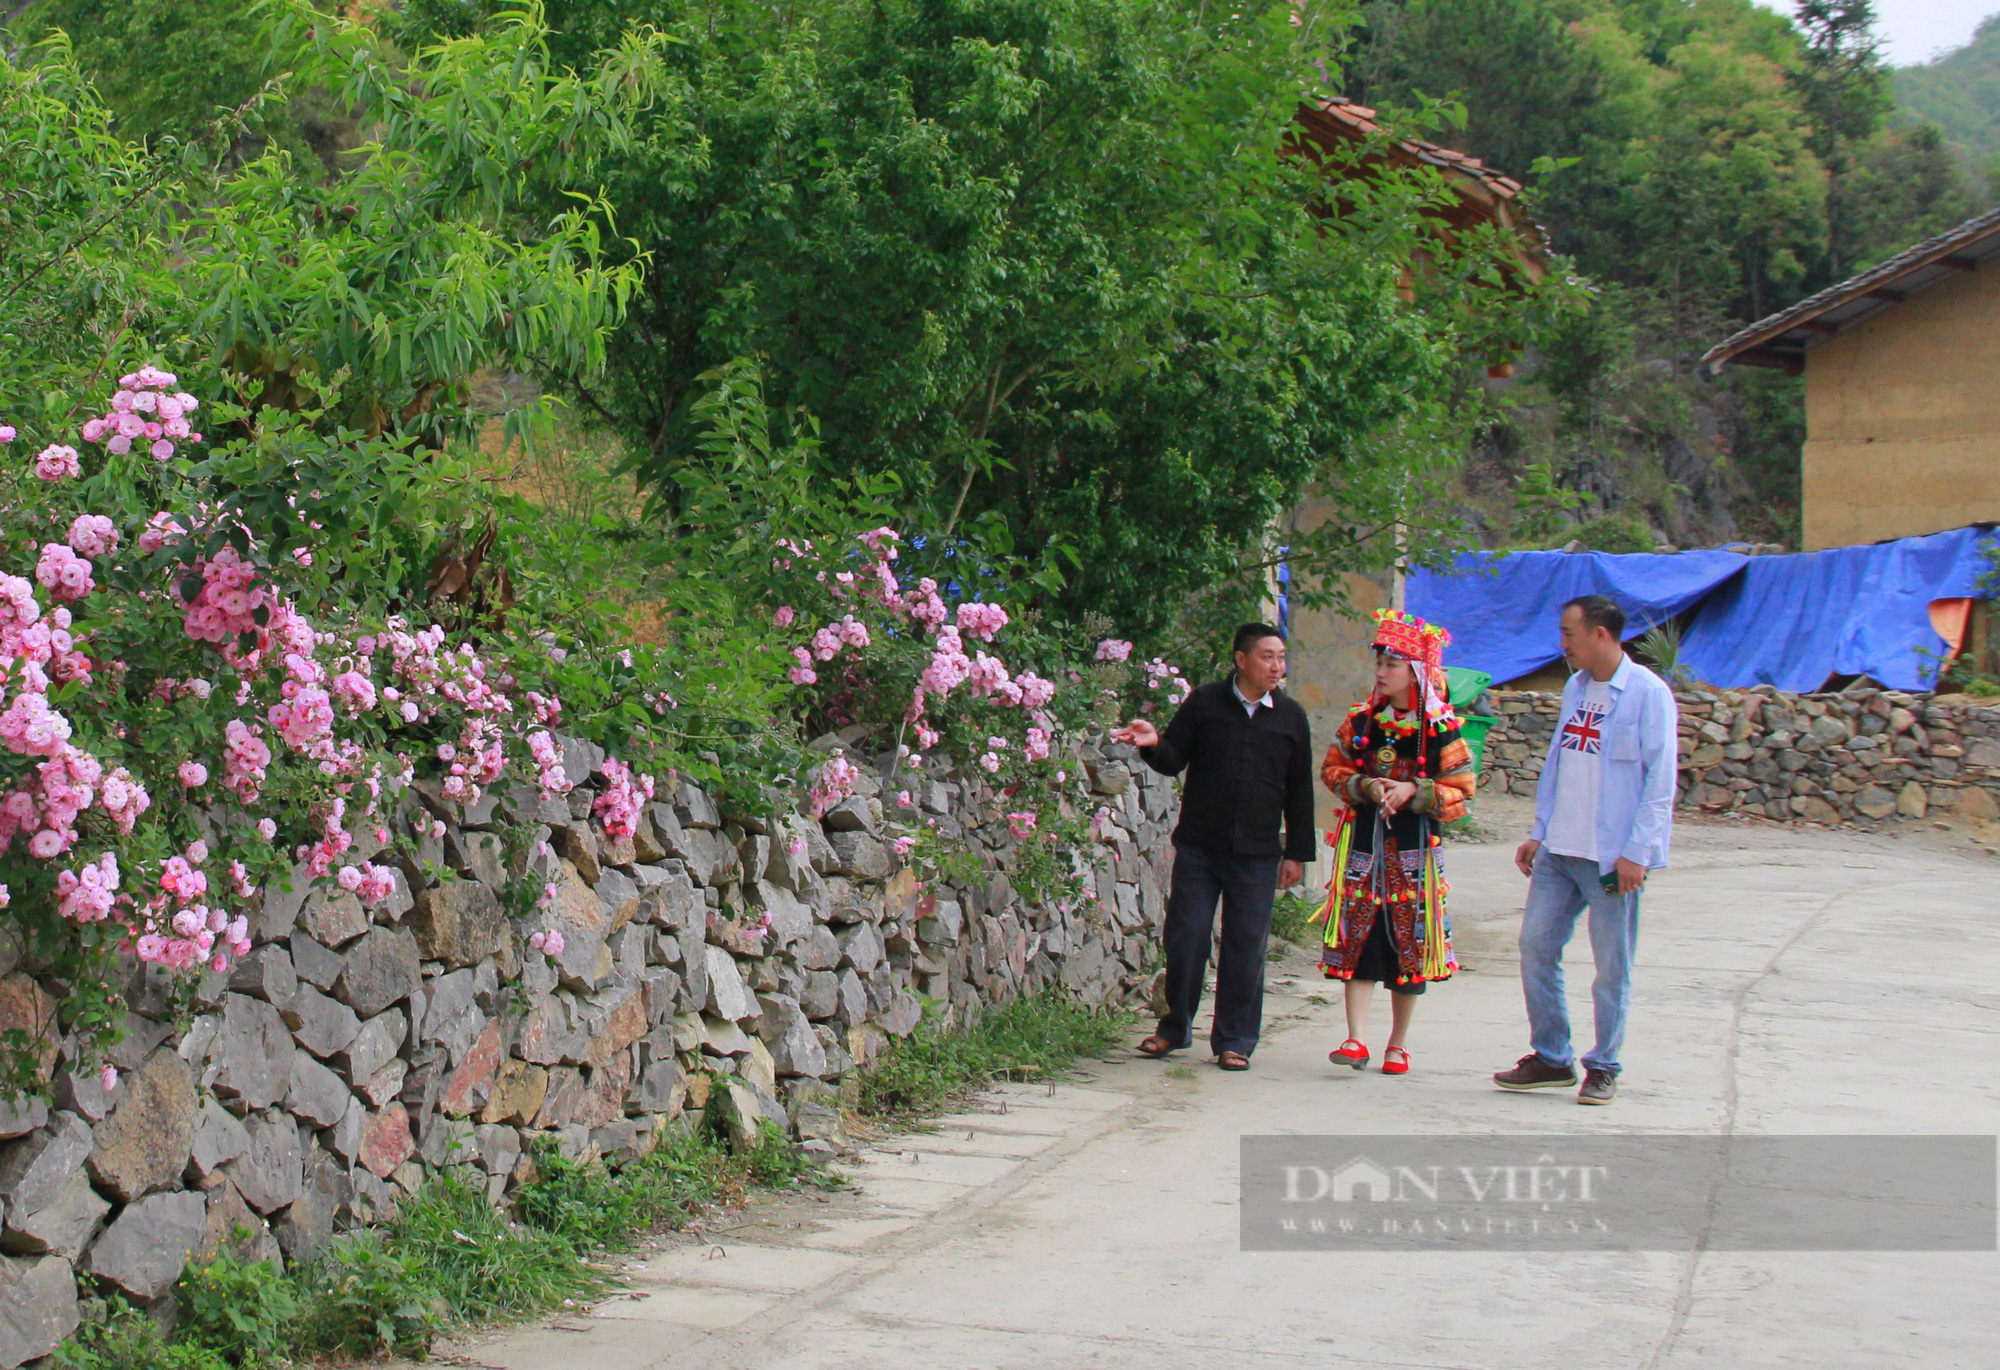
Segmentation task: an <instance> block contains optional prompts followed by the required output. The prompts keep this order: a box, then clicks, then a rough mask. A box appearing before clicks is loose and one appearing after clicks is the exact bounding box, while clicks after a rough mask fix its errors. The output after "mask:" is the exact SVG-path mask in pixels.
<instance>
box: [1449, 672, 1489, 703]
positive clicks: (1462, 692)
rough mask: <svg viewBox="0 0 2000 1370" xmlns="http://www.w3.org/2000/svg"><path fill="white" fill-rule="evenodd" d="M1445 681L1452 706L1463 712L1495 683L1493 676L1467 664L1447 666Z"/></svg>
mask: <svg viewBox="0 0 2000 1370" xmlns="http://www.w3.org/2000/svg"><path fill="white" fill-rule="evenodd" d="M1444 683H1445V698H1446V699H1448V700H1450V701H1451V707H1452V708H1454V709H1457V710H1459V711H1460V712H1461V714H1462V713H1463V711H1464V710H1466V709H1468V708H1470V707H1471V706H1472V705H1474V704H1475V703H1477V702H1478V700H1479V696H1481V695H1483V694H1485V693H1486V690H1487V687H1488V686H1490V685H1492V684H1493V677H1492V676H1490V675H1488V674H1486V672H1484V671H1475V670H1472V669H1470V668H1468V667H1465V666H1447V667H1445V668H1444Z"/></svg>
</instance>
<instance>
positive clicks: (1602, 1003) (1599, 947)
mask: <svg viewBox="0 0 2000 1370" xmlns="http://www.w3.org/2000/svg"><path fill="white" fill-rule="evenodd" d="M1534 869H1535V873H1534V876H1533V877H1532V878H1531V879H1530V880H1529V882H1528V907H1527V910H1526V912H1524V913H1523V914H1522V915H1521V990H1522V992H1523V993H1524V994H1525V995H1526V997H1527V1000H1528V1044H1529V1045H1530V1046H1532V1047H1534V1049H1535V1054H1536V1055H1538V1056H1540V1057H1541V1058H1542V1060H1544V1061H1546V1062H1547V1063H1548V1064H1550V1065H1552V1066H1558V1067H1560V1066H1567V1065H1570V1064H1572V1063H1573V1062H1574V1061H1575V1060H1576V1053H1575V1052H1574V1050H1572V1048H1571V1047H1570V1040H1569V1000H1568V999H1567V998H1566V997H1565V995H1564V993H1563V968H1562V954H1563V948H1564V947H1566V946H1568V945H1569V939H1570V936H1571V935H1572V934H1573V933H1575V931H1576V919H1577V915H1578V914H1580V913H1582V912H1583V911H1584V909H1585V908H1588V909H1589V910H1590V954H1591V956H1592V957H1593V958H1594V959H1595V960H1596V962H1597V978H1596V980H1594V981H1593V982H1592V983H1591V987H1590V997H1591V1002H1592V1004H1593V1005H1594V1006H1595V1008H1596V1011H1597V1045H1596V1046H1594V1047H1592V1048H1591V1049H1590V1050H1589V1051H1587V1052H1585V1053H1584V1057H1583V1066H1584V1069H1586V1070H1608V1071H1610V1072H1611V1073H1612V1074H1613V1075H1616V1074H1617V1073H1618V1071H1619V1069H1620V1067H1619V1065H1618V1048H1619V1046H1620V1045H1621V1044H1622V1043H1623V1042H1624V1040H1625V1013H1626V1010H1627V1009H1628V1008H1629V1007H1630V1006H1631V1003H1632V952H1633V950H1634V948H1635V947H1636V946H1637V944H1638V941H1639V895H1638V893H1637V892H1636V891H1635V892H1633V893H1631V894H1607V893H1605V891H1604V886H1603V885H1602V884H1600V883H1599V882H1598V871H1597V863H1596V862H1595V861H1586V860H1584V859H1583V858H1581V857H1576V856H1557V855H1556V854H1555V853H1554V852H1552V851H1550V850H1549V849H1548V848H1547V847H1543V848H1542V849H1541V850H1540V851H1538V852H1536V853H1535V868H1534Z"/></svg>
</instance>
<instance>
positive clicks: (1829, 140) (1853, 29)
mask: <svg viewBox="0 0 2000 1370" xmlns="http://www.w3.org/2000/svg"><path fill="white" fill-rule="evenodd" d="M1798 24H1799V29H1800V31H1801V33H1802V34H1803V35H1804V38H1805V61H1804V63H1803V65H1801V67H1800V68H1799V69H1798V71H1797V72H1795V73H1794V75H1793V80H1794V81H1795V82H1796V83H1797V85H1798V88H1799V91H1800V94H1801V96H1802V97H1803V101H1804V105H1805V110H1806V115H1807V117H1808V118H1809V119H1811V121H1812V127H1813V139H1812V145H1813V151H1814V152H1815V153H1816V154H1817V155H1818V156H1819V159H1820V161H1821V162H1822V163H1824V164H1825V166H1826V171H1827V177H1828V185H1827V218H1828V231H1827V254H1826V274H1827V277H1828V278H1829V279H1831V280H1839V279H1840V278H1841V277H1843V276H1845V275H1846V274H1847V273H1848V270H1849V266H1848V263H1849V260H1850V259H1849V258H1847V257H1846V256H1845V255H1844V254H1843V252H1842V249H1843V248H1845V247H1846V246H1847V245H1848V240H1849V239H1850V238H1851V237H1852V236H1853V230H1852V229H1851V228H1850V226H1849V224H1848V222H1847V221H1848V220H1849V219H1851V218H1853V217H1854V216H1855V215H1856V214H1857V213H1859V212H1862V211H1861V206H1859V205H1858V204H1856V203H1855V197H1854V195H1853V192H1852V188H1850V187H1849V186H1847V185H1846V183H1845V178H1846V176H1847V173H1848V171H1849V170H1850V168H1851V167H1852V165H1853V161H1854V153H1855V149H1856V148H1857V147H1858V146H1859V145H1860V144H1861V143H1862V142H1863V141H1864V140H1866V139H1867V138H1868V137H1870V136H1871V135H1872V134H1874V133H1875V132H1876V131H1877V130H1878V129H1880V128H1881V127H1882V121H1883V120H1884V119H1885V118H1886V117H1887V116H1888V113H1889V106H1890V89H1889V73H1888V70H1887V69H1886V68H1885V67H1884V66H1883V65H1882V57H1881V46H1882V45H1881V40H1880V39H1879V38H1877V37H1876V35H1875V6H1874V5H1873V4H1872V3H1870V0H1799V2H1798Z"/></svg>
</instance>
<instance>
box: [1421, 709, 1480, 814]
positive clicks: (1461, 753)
mask: <svg viewBox="0 0 2000 1370" xmlns="http://www.w3.org/2000/svg"><path fill="white" fill-rule="evenodd" d="M1429 745H1430V746H1431V747H1432V748H1434V749H1435V752H1434V755H1435V756H1436V758H1437V764H1436V766H1435V768H1434V769H1435V771H1436V778H1435V779H1433V780H1430V781H1428V782H1426V783H1425V784H1423V785H1421V786H1419V787H1418V793H1417V798H1416V802H1414V803H1413V804H1411V805H1410V807H1411V808H1412V809H1414V810H1415V811H1416V812H1418V813H1427V814H1430V815H1431V816H1432V817H1434V818H1436V819H1437V820H1438V822H1440V823H1450V822H1454V821H1455V820H1457V819H1460V818H1463V817H1465V812H1466V806H1467V804H1469V803H1470V802H1471V799H1472V790H1473V786H1474V784H1475V783H1476V777H1475V776H1474V774H1473V770H1472V749H1471V748H1470V747H1468V746H1466V745H1465V739H1464V738H1462V737H1460V736H1459V735H1458V728H1457V725H1456V724H1455V723H1453V724H1448V725H1446V727H1445V728H1444V729H1442V730H1441V731H1440V732H1439V733H1438V735H1437V736H1436V737H1434V738H1431V739H1430V740H1429Z"/></svg>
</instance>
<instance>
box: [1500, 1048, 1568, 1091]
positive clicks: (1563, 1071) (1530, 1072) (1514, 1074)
mask: <svg viewBox="0 0 2000 1370" xmlns="http://www.w3.org/2000/svg"><path fill="white" fill-rule="evenodd" d="M1493 1083H1494V1084H1496V1085H1498V1086H1500V1088H1502V1089H1515V1090H1520V1089H1568V1088H1569V1087H1570V1086H1571V1085H1573V1084H1575V1083H1576V1067H1575V1066H1552V1065H1550V1064H1549V1063H1548V1062H1547V1061H1544V1060H1543V1059H1542V1057H1541V1054H1540V1053H1539V1052H1534V1051H1531V1052H1529V1053H1528V1054H1527V1055H1526V1056H1523V1057H1522V1058H1521V1059H1520V1060H1518V1061H1516V1062H1515V1063H1514V1068H1513V1069H1512V1070H1502V1071H1496V1072H1495V1073H1494V1076H1493Z"/></svg>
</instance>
